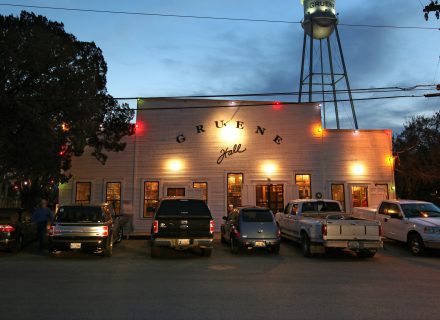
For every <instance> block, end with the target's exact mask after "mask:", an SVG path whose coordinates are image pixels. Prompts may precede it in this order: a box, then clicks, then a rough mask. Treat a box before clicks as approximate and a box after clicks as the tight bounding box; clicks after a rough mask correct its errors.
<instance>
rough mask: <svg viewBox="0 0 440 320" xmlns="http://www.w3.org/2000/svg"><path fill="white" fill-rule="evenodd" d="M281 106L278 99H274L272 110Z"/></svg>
mask: <svg viewBox="0 0 440 320" xmlns="http://www.w3.org/2000/svg"><path fill="white" fill-rule="evenodd" d="M282 107H283V105H282V104H281V102H280V101H275V102H274V103H273V104H272V109H274V110H280V109H281V108H282Z"/></svg>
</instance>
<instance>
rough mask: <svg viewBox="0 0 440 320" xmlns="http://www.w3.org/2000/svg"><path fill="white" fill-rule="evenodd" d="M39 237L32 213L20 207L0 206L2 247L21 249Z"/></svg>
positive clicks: (0, 245) (3, 248)
mask: <svg viewBox="0 0 440 320" xmlns="http://www.w3.org/2000/svg"><path fill="white" fill-rule="evenodd" d="M35 239H37V229H36V226H35V223H34V222H32V214H31V213H30V212H28V211H25V210H24V209H19V208H0V249H2V250H8V251H19V250H20V249H21V248H22V247H23V246H24V245H25V244H27V243H29V242H31V241H34V240H35Z"/></svg>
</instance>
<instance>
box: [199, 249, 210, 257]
mask: <svg viewBox="0 0 440 320" xmlns="http://www.w3.org/2000/svg"><path fill="white" fill-rule="evenodd" d="M201 250H202V256H204V257H210V256H211V255H212V248H201Z"/></svg>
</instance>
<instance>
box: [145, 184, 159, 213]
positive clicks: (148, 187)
mask: <svg viewBox="0 0 440 320" xmlns="http://www.w3.org/2000/svg"><path fill="white" fill-rule="evenodd" d="M158 203H159V182H158V181H145V182H144V212H143V217H144V218H151V217H152V216H153V213H154V211H155V210H156V208H157V205H158Z"/></svg>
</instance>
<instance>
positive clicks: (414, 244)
mask: <svg viewBox="0 0 440 320" xmlns="http://www.w3.org/2000/svg"><path fill="white" fill-rule="evenodd" d="M408 247H409V250H410V251H411V253H412V254H413V255H415V256H420V255H422V254H423V253H424V251H425V245H424V244H423V239H422V237H421V236H420V235H419V234H417V233H412V234H410V235H409V236H408Z"/></svg>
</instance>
